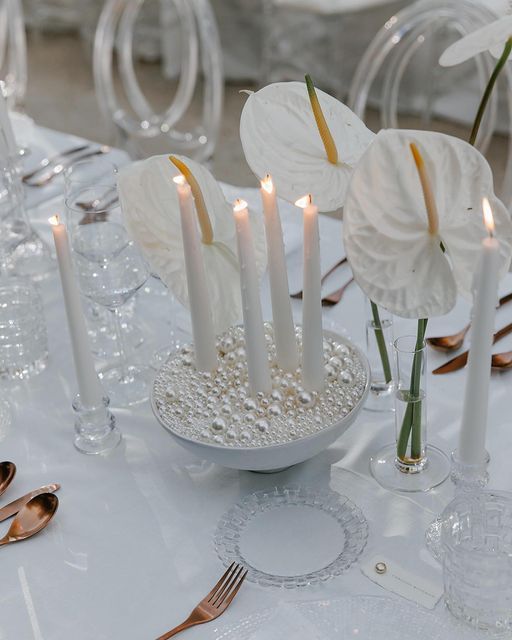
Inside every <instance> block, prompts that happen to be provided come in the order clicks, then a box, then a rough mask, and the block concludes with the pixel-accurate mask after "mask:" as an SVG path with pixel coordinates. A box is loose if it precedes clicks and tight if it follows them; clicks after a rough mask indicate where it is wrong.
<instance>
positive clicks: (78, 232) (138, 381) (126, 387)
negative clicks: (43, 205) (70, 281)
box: [66, 185, 152, 407]
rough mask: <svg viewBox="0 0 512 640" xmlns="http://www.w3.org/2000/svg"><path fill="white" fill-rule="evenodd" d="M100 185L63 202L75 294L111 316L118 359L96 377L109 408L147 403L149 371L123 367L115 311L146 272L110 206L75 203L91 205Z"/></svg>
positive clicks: (118, 214)
mask: <svg viewBox="0 0 512 640" xmlns="http://www.w3.org/2000/svg"><path fill="white" fill-rule="evenodd" d="M104 188H105V186H104V185H94V186H93V187H89V188H87V189H83V190H81V191H79V192H77V193H76V194H74V195H73V196H72V197H71V198H70V199H68V200H67V201H66V210H67V215H68V228H69V233H70V236H71V247H72V250H73V253H74V259H75V263H76V269H77V274H78V279H79V283H80V289H81V291H82V293H83V295H84V296H85V297H87V298H88V299H89V300H92V301H93V302H95V303H97V304H99V305H101V306H102V307H105V308H106V309H108V310H109V311H110V312H111V313H112V318H113V324H114V329H115V332H116V336H117V340H118V350H119V353H120V356H119V360H118V363H117V364H115V365H113V366H111V367H108V368H106V369H104V370H103V371H102V372H100V377H101V379H102V381H103V383H104V385H105V388H106V389H107V392H108V395H109V397H110V399H111V402H112V405H113V406H121V407H123V406H129V405H133V404H137V403H139V402H143V401H144V400H146V399H147V398H148V397H149V389H150V382H151V378H152V374H151V370H150V368H149V367H147V366H143V365H139V364H134V363H129V362H128V359H127V357H126V350H125V345H124V332H123V328H122V323H121V319H120V309H121V307H122V306H123V305H124V304H126V302H128V300H130V299H131V298H132V296H133V295H134V294H135V293H136V292H137V291H138V290H139V289H140V288H141V287H142V286H143V285H144V283H145V282H146V280H147V278H148V275H149V272H148V268H147V265H146V263H145V261H144V259H143V257H142V255H141V253H140V252H139V250H138V248H137V246H136V245H135V243H134V242H133V241H132V240H131V238H130V237H129V236H128V234H127V232H126V229H125V228H124V226H123V224H122V220H121V211H120V209H119V207H118V206H116V205H115V204H114V205H112V206H110V207H108V206H107V207H104V208H102V209H95V210H94V211H84V209H83V208H82V207H80V206H77V202H78V203H80V202H82V201H90V200H95V199H98V198H99V197H100V195H101V194H102V193H103V192H104Z"/></svg>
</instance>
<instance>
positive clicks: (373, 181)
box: [343, 130, 512, 318]
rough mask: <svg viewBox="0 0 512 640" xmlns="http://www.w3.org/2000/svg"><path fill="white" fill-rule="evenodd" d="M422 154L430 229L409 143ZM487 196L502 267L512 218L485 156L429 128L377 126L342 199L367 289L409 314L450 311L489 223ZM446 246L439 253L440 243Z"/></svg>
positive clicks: (464, 289)
mask: <svg viewBox="0 0 512 640" xmlns="http://www.w3.org/2000/svg"><path fill="white" fill-rule="evenodd" d="M411 142H414V143H416V144H417V146H418V148H419V150H420V152H421V154H422V157H423V159H424V161H425V166H426V169H427V173H428V175H429V177H430V181H431V184H432V190H433V193H434V198H435V201H436V204H437V209H438V214H439V236H435V237H432V236H431V234H430V233H429V230H428V220H427V214H426V209H425V202H424V198H423V192H422V189H421V185H420V181H419V178H418V173H417V169H416V166H415V164H414V161H413V158H412V154H411V151H410V146H409V145H410V143H411ZM483 196H487V197H488V198H489V199H490V201H491V206H492V208H493V212H494V214H495V220H496V236H497V237H498V238H499V240H500V243H501V247H502V265H501V269H502V273H504V272H505V271H506V269H508V267H509V264H510V256H511V254H512V223H511V221H510V216H509V214H508V212H507V210H506V208H505V206H504V205H503V204H502V203H501V202H500V201H499V200H498V199H497V198H496V196H495V195H494V193H493V184H492V174H491V170H490V168H489V165H488V164H487V161H486V160H485V158H484V157H483V156H482V155H481V154H480V153H479V152H478V151H477V150H476V149H475V148H474V147H472V146H471V145H469V144H467V143H466V142H464V141H462V140H459V139H458V138H453V137H451V136H446V135H444V134H441V133H431V132H426V131H403V130H402V131H393V130H388V131H381V132H380V133H379V134H378V136H377V137H376V139H375V141H374V142H373V144H372V145H371V146H370V147H369V149H368V151H367V152H366V153H365V155H364V156H363V158H362V159H361V161H360V163H359V165H358V167H357V168H356V170H355V171H354V175H353V178H352V181H351V184H350V187H349V191H348V193H347V201H346V203H345V207H344V217H343V220H344V242H345V248H346V251H347V255H348V258H349V260H350V264H351V266H352V270H353V272H354V276H355V278H356V280H357V282H358V283H359V285H360V286H361V288H362V289H363V290H364V291H365V293H366V294H367V295H368V296H369V297H370V298H371V299H373V300H374V301H375V302H377V303H378V304H380V305H382V306H383V307H385V308H387V309H389V310H390V311H392V312H393V313H395V314H396V315H400V316H403V317H407V318H421V317H431V316H435V315H442V314H444V313H447V312H448V311H449V310H450V309H451V308H452V306H453V305H454V303H455V299H456V291H457V289H459V290H460V292H461V293H463V294H465V295H468V296H470V295H471V284H472V280H473V272H474V267H475V264H476V261H477V258H478V255H479V252H480V247H481V242H482V238H483V237H485V234H486V231H485V227H484V224H483V219H482V210H481V205H482V197H483ZM441 241H442V243H443V245H444V247H445V249H446V254H443V252H442V251H441V248H440V243H441Z"/></svg>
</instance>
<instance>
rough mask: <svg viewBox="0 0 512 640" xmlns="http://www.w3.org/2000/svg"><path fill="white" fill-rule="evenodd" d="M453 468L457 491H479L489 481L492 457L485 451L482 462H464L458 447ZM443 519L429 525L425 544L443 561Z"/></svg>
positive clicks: (452, 478) (451, 475)
mask: <svg viewBox="0 0 512 640" xmlns="http://www.w3.org/2000/svg"><path fill="white" fill-rule="evenodd" d="M451 457H452V470H451V472H450V479H451V481H452V482H453V484H454V485H455V491H456V492H457V493H461V492H466V491H467V492H473V493H475V492H477V491H480V490H482V489H484V488H485V487H486V486H487V484H488V482H489V473H488V471H487V465H488V464H489V461H490V459H491V457H490V455H489V453H488V452H487V451H486V452H485V458H484V460H483V462H482V463H481V464H464V463H462V462H461V461H460V459H459V457H458V451H457V449H456V450H455V451H453V452H452V456H451ZM442 526H443V519H442V517H441V516H438V517H437V518H436V519H435V520H434V521H433V522H432V523H431V524H430V525H429V527H428V529H427V530H426V532H425V544H426V545H427V549H428V550H429V551H430V554H431V555H432V556H433V557H434V558H435V559H436V560H437V561H438V562H442V549H441V529H442Z"/></svg>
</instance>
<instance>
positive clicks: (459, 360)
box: [432, 323, 512, 375]
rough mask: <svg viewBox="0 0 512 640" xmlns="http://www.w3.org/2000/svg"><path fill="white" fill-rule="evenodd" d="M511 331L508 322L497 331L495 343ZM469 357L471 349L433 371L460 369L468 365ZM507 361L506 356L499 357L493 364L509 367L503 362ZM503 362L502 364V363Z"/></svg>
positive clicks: (443, 371) (445, 371)
mask: <svg viewBox="0 0 512 640" xmlns="http://www.w3.org/2000/svg"><path fill="white" fill-rule="evenodd" d="M509 333H512V323H511V324H507V325H506V326H505V327H503V328H502V329H500V330H499V331H497V332H496V333H495V334H494V336H493V344H495V343H496V342H498V340H501V338H504V337H505V336H508V335H509ZM497 355H498V356H506V354H497ZM468 357H469V350H468V351H464V353H461V354H460V355H458V356H456V357H455V358H452V359H451V360H449V361H448V362H445V364H443V365H441V366H440V367H438V368H437V369H434V371H432V373H433V374H435V375H439V374H443V373H452V371H458V370H459V369H462V368H463V367H465V366H466V364H467V362H468ZM495 358H496V356H493V362H494V359H495ZM505 361H506V357H505V358H504V359H500V358H498V359H497V361H496V362H497V364H496V365H494V364H493V366H496V368H502V369H503V368H507V367H506V366H505V365H504V364H503V362H505ZM500 362H501V364H500Z"/></svg>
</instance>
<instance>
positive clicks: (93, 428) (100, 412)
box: [73, 396, 121, 455]
mask: <svg viewBox="0 0 512 640" xmlns="http://www.w3.org/2000/svg"><path fill="white" fill-rule="evenodd" d="M109 403H110V401H109V399H108V398H107V397H106V398H104V399H103V404H102V405H100V406H97V407H85V406H84V405H83V404H82V402H81V399H80V396H76V397H75V399H74V401H73V410H74V411H75V414H76V417H75V440H74V445H75V448H76V449H78V451H80V453H85V454H88V455H97V454H99V453H107V452H108V451H111V450H112V449H114V448H115V447H117V445H118V444H119V443H120V442H121V433H120V431H119V429H118V428H117V427H116V419H115V417H114V415H113V414H112V413H110V411H109V409H108V406H109Z"/></svg>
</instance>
